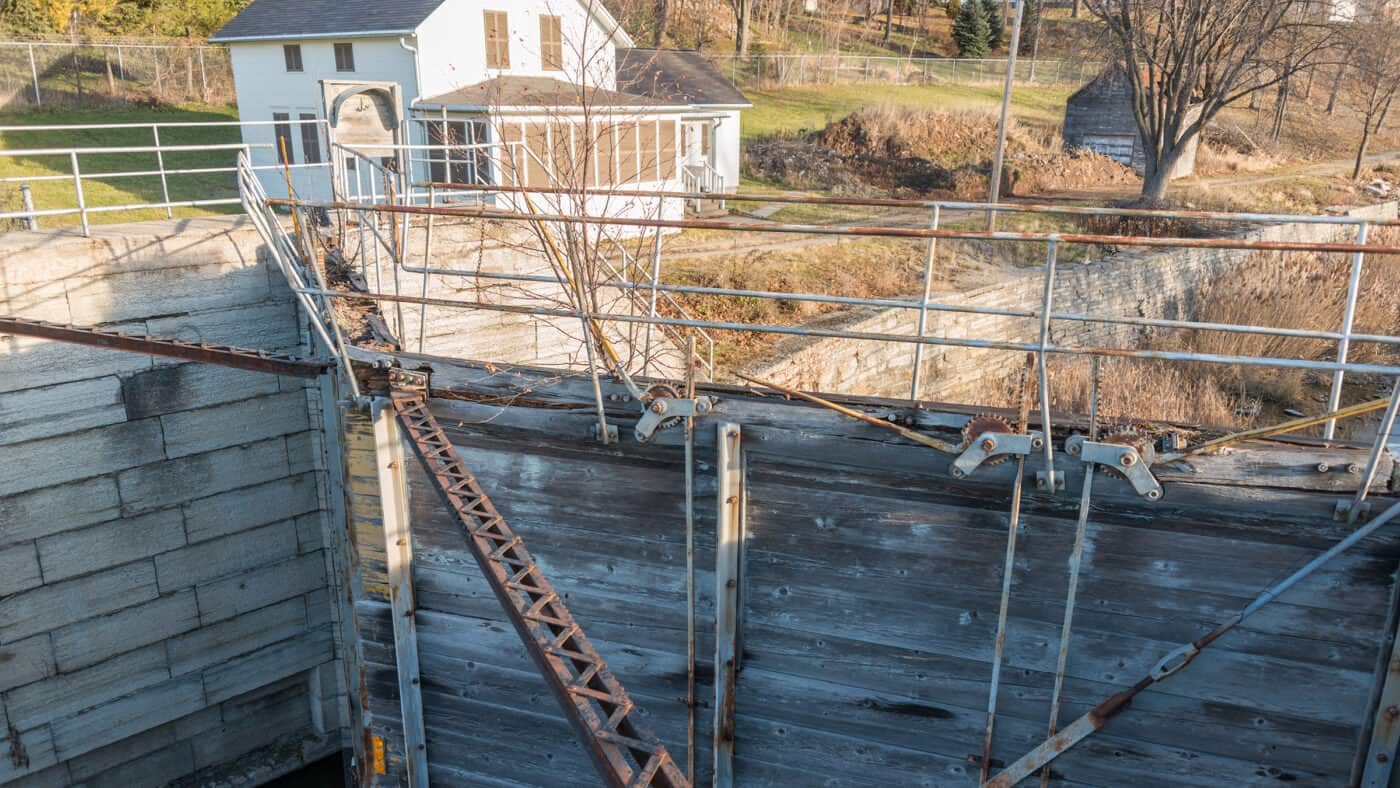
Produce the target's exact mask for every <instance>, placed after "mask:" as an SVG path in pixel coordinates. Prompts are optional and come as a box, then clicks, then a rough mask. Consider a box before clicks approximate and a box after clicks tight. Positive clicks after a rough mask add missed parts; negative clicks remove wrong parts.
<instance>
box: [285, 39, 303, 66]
mask: <svg viewBox="0 0 1400 788" xmlns="http://www.w3.org/2000/svg"><path fill="white" fill-rule="evenodd" d="M282 59H283V60H285V61H286V62H287V71H304V70H305V69H304V68H303V67H302V64H301V44H287V45H285V46H283V47H282Z"/></svg>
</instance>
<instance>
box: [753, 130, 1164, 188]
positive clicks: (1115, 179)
mask: <svg viewBox="0 0 1400 788" xmlns="http://www.w3.org/2000/svg"><path fill="white" fill-rule="evenodd" d="M997 123H998V121H997V116H995V115H992V114H988V113H977V112H941V111H937V110H917V109H908V108H904V107H868V108H866V109H862V110H860V111H858V112H855V113H853V114H851V115H848V116H847V117H845V118H842V119H841V120H839V121H836V122H835V123H832V124H830V125H829V126H827V127H826V128H825V129H822V130H821V131H817V132H814V133H812V134H809V135H807V136H806V137H802V138H774V139H769V140H764V141H760V142H758V143H754V144H753V145H750V146H749V148H748V150H747V151H746V152H745V158H744V162H745V166H746V167H747V169H748V171H749V172H750V173H751V174H753V175H756V176H758V177H759V178H763V179H766V180H770V181H773V182H777V183H780V184H783V185H784V186H786V187H788V188H792V189H822V190H830V191H832V192H834V193H838V194H866V195H868V194H894V195H896V196H929V195H933V194H934V193H941V194H937V195H936V196H942V197H948V198H954V199H981V198H985V197H986V196H987V177H988V175H989V173H990V172H991V155H992V152H993V151H994V150H995V148H996V138H997ZM1006 150H1007V161H1006V168H1005V173H1006V174H1005V180H1004V181H1003V183H1002V191H1003V194H1005V195H1015V194H1022V195H1024V194H1035V193H1038V192H1044V191H1049V190H1055V189H1077V188H1085V187H1093V186H1105V185H1119V184H1132V183H1134V182H1136V180H1137V175H1136V174H1135V173H1133V171H1132V170H1130V169H1128V168H1127V167H1124V166H1123V165H1121V164H1119V163H1117V162H1115V161H1113V160H1112V159H1109V158H1107V157H1105V156H1100V155H1097V154H1093V153H1089V152H1086V151H1079V152H1074V153H1069V152H1065V151H1064V149H1063V145H1062V144H1061V141H1060V139H1059V137H1058V136H1056V135H1053V134H1045V133H1037V132H1035V131H1033V130H1030V129H1027V128H1024V127H1022V126H1018V125H1016V124H1014V123H1013V124H1012V125H1011V127H1010V128H1008V130H1007V146H1006Z"/></svg>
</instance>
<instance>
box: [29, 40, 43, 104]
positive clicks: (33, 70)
mask: <svg viewBox="0 0 1400 788" xmlns="http://www.w3.org/2000/svg"><path fill="white" fill-rule="evenodd" d="M29 76H30V78H31V79H33V80H34V106H36V107H42V106H44V98H43V96H42V94H40V92H39V64H38V63H36V62H34V45H33V44H30V45H29Z"/></svg>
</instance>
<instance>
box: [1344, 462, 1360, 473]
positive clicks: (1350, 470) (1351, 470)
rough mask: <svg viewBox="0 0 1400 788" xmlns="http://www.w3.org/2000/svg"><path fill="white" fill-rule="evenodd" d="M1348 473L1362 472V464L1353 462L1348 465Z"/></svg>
mask: <svg viewBox="0 0 1400 788" xmlns="http://www.w3.org/2000/svg"><path fill="white" fill-rule="evenodd" d="M1347 473H1353V474H1355V473H1361V466H1360V465H1357V464H1356V463H1354V462H1353V463H1352V464H1350V465H1348V466H1347Z"/></svg>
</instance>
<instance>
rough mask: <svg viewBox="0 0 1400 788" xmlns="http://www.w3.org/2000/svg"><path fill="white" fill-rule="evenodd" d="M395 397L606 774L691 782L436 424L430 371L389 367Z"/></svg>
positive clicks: (612, 779)
mask: <svg viewBox="0 0 1400 788" xmlns="http://www.w3.org/2000/svg"><path fill="white" fill-rule="evenodd" d="M389 399H390V401H391V402H392V403H393V406H394V410H395V411H396V412H397V414H398V417H399V421H400V422H401V423H402V424H403V427H404V430H405V431H406V432H407V433H408V437H409V439H410V441H411V442H412V444H413V446H414V449H415V450H416V453H417V454H418V459H419V460H421V461H422V463H423V467H424V468H425V469H426V470H427V472H428V476H429V477H430V478H431V479H432V481H433V483H434V485H435V486H436V487H437V490H438V493H439V494H440V495H441V496H442V499H443V501H444V502H445V503H446V504H447V505H448V506H449V507H450V508H451V509H452V512H453V513H454V514H455V515H456V516H457V520H458V523H459V524H460V525H461V527H462V530H463V532H464V535H465V536H466V541H467V544H468V546H469V547H470V548H471V552H472V555H473V557H475V558H476V562H477V565H478V566H480V567H481V571H482V574H483V575H485V577H486V582H487V584H489V585H490V586H491V590H492V591H493V592H495V594H496V599H497V600H498V601H499V602H500V603H501V607H502V608H503V609H504V610H505V613H506V617H507V618H509V619H510V621H511V624H513V625H514V626H515V631H516V633H517V634H519V635H520V640H521V642H522V643H523V644H524V645H525V650H526V651H528V652H529V653H530V657H531V658H532V659H533V660H534V661H535V665H536V666H537V667H538V668H539V670H540V673H541V674H542V675H543V676H544V679H545V683H547V684H548V685H549V688H550V690H551V691H553V693H554V697H555V699H556V700H558V701H559V705H560V706H561V707H562V708H563V711H564V714H565V716H567V717H568V718H569V721H570V722H571V723H573V726H574V728H575V730H576V732H577V733H578V735H579V738H580V740H582V742H583V745H584V749H586V750H587V751H588V754H589V755H590V756H591V757H592V758H593V763H594V765H595V766H597V767H598V773H599V775H600V776H601V777H602V778H603V781H604V782H605V783H606V784H608V785H611V786H615V787H616V788H623V787H624V786H627V787H629V788H630V787H631V786H650V785H657V786H662V787H663V788H681V787H682V786H684V788H689V786H690V781H689V780H687V779H686V776H685V774H684V773H682V772H681V770H680V768H679V767H678V766H677V765H676V763H675V761H674V760H672V758H671V755H670V753H669V752H667V751H666V748H665V746H663V745H662V744H661V742H660V741H659V740H658V739H657V738H656V737H655V736H653V735H652V734H651V732H650V731H648V730H646V729H644V728H643V727H642V726H641V725H640V724H639V723H638V722H636V721H635V720H633V718H632V715H633V713H634V711H635V710H636V707H635V706H634V705H633V703H632V699H631V698H630V697H629V696H628V694H627V690H626V689H624V688H623V686H622V683H621V682H620V681H618V680H617V678H616V677H615V676H613V674H612V671H611V670H609V669H608V666H607V664H606V663H604V662H603V658H602V657H601V656H599V655H598V652H597V651H595V650H594V649H593V644H591V643H590V642H589V641H588V638H587V637H586V636H584V634H583V629H582V628H581V627H580V626H579V625H578V622H577V621H575V620H574V617H573V615H572V614H571V613H570V612H569V609H568V608H567V607H565V605H564V600H563V597H562V596H560V595H559V594H558V593H557V592H555V590H554V588H553V587H552V586H551V585H550V583H549V581H548V580H546V579H545V577H544V573H543V572H541V571H540V568H539V565H538V564H536V563H535V559H534V556H532V555H530V553H529V551H528V550H526V549H525V545H524V544H523V543H522V542H521V539H520V537H519V536H517V535H516V534H515V533H514V532H513V531H512V530H511V527H510V526H509V525H508V524H506V520H505V518H504V517H502V516H501V513H500V512H499V511H497V510H496V507H495V505H494V504H492V503H491V499H490V498H488V497H486V493H485V492H484V491H483V490H482V489H481V486H480V485H479V484H478V483H477V481H476V477H475V476H473V475H472V473H471V471H469V470H468V469H467V466H466V463H464V462H462V458H461V457H460V456H459V455H458V454H457V449H456V447H454V446H453V445H452V441H451V440H449V439H448V437H447V435H446V433H444V432H443V430H442V427H441V426H439V425H438V422H437V419H436V418H434V417H433V414H432V412H431V411H430V410H429V408H428V376H427V374H426V373H422V372H409V371H406V370H402V369H391V370H390V371H389Z"/></svg>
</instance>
